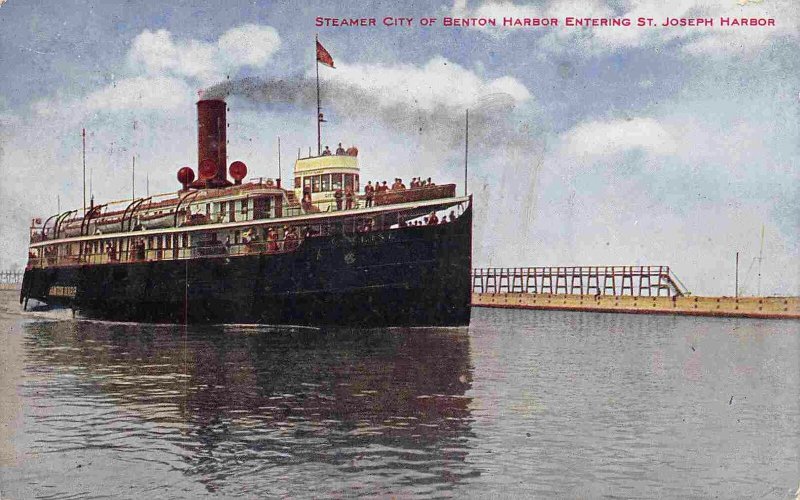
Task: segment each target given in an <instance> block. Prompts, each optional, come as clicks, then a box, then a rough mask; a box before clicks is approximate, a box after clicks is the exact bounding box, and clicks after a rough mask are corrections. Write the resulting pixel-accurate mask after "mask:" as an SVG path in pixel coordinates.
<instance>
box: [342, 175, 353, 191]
mask: <svg viewBox="0 0 800 500" xmlns="http://www.w3.org/2000/svg"><path fill="white" fill-rule="evenodd" d="M344 189H345V191H347V190H348V189H353V174H344Z"/></svg>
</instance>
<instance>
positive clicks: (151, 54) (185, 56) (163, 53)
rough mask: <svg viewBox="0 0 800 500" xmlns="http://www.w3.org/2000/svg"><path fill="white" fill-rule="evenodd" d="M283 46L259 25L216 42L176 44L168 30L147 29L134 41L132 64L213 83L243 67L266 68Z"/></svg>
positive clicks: (238, 29) (273, 32) (227, 34)
mask: <svg viewBox="0 0 800 500" xmlns="http://www.w3.org/2000/svg"><path fill="white" fill-rule="evenodd" d="M280 45H281V39H280V36H279V35H278V32H277V31H276V30H275V29H274V28H272V27H270V26H259V25H255V24H246V25H243V26H239V27H236V28H232V29H230V30H228V31H226V32H225V33H223V34H222V36H220V37H219V40H217V41H216V42H204V41H199V40H179V41H175V40H174V39H173V36H172V34H171V33H170V32H169V31H167V30H163V29H162V30H158V31H150V30H144V31H143V32H142V33H140V34H139V35H138V36H137V37H136V38H135V39H134V40H133V43H132V46H131V50H130V52H129V53H128V62H129V64H130V65H131V67H132V68H133V69H134V70H135V71H136V70H143V71H145V72H147V73H150V74H157V75H164V74H168V75H174V76H179V77H184V78H191V79H194V80H197V81H200V82H202V83H212V82H214V81H216V80H220V79H222V78H224V76H225V73H226V72H233V71H235V70H237V69H238V68H240V67H244V66H251V67H256V68H261V67H264V65H266V63H267V62H268V61H269V60H270V58H271V57H272V55H273V54H274V53H275V52H276V51H277V50H278V48H279V47H280Z"/></svg>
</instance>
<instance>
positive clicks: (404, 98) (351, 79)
mask: <svg viewBox="0 0 800 500" xmlns="http://www.w3.org/2000/svg"><path fill="white" fill-rule="evenodd" d="M324 77H325V78H330V79H332V80H336V81H338V82H340V83H343V84H346V85H351V86H354V87H356V88H362V89H364V90H365V91H367V92H369V93H370V94H374V95H379V96H380V103H381V104H382V105H385V106H386V107H392V106H398V105H399V106H407V105H408V104H409V103H410V102H413V105H414V107H415V108H418V109H423V110H426V111H432V110H434V109H436V108H438V107H454V108H467V107H469V106H472V105H474V104H475V103H476V102H477V101H478V100H479V99H480V98H482V97H486V96H490V95H493V94H504V95H508V96H510V97H511V98H512V99H513V100H514V102H516V103H521V102H524V101H527V100H528V99H530V97H531V95H530V92H528V89H527V88H526V87H525V85H523V84H522V83H521V82H520V81H519V80H517V79H515V78H512V77H509V76H504V77H500V78H495V79H485V78H482V77H481V76H479V75H477V74H476V73H474V72H472V71H470V70H468V69H466V68H464V67H462V66H459V65H458V64H456V63H453V62H451V61H448V60H447V59H445V58H443V57H434V58H433V59H431V60H430V61H428V62H427V63H426V64H424V65H423V66H421V67H420V66H415V65H411V64H400V65H395V66H382V65H372V64H352V65H349V64H344V63H340V65H339V66H338V67H337V69H336V70H335V71H332V72H326V75H324Z"/></svg>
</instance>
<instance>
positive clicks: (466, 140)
mask: <svg viewBox="0 0 800 500" xmlns="http://www.w3.org/2000/svg"><path fill="white" fill-rule="evenodd" d="M468 161H469V110H467V123H466V131H465V132H464V196H466V195H467V164H468Z"/></svg>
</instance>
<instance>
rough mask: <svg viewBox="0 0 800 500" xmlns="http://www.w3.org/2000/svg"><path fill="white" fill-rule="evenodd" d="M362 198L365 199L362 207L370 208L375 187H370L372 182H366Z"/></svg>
mask: <svg viewBox="0 0 800 500" xmlns="http://www.w3.org/2000/svg"><path fill="white" fill-rule="evenodd" d="M364 197H365V199H366V201H365V204H364V206H365V207H371V206H372V199H373V198H374V197H375V186H373V185H372V181H367V185H366V186H364Z"/></svg>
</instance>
